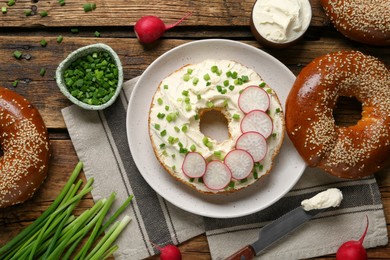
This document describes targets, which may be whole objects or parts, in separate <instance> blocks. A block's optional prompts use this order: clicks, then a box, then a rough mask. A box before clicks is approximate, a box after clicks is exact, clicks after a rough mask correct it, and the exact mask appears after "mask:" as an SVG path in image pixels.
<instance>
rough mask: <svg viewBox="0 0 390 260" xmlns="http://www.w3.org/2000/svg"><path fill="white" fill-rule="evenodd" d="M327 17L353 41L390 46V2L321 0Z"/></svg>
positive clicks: (381, 0) (387, 0) (386, 0)
mask: <svg viewBox="0 0 390 260" xmlns="http://www.w3.org/2000/svg"><path fill="white" fill-rule="evenodd" d="M321 5H322V7H323V8H324V10H325V13H326V15H327V17H328V18H329V19H330V21H331V22H332V23H333V25H334V26H335V27H336V29H337V30H338V31H340V32H341V33H342V34H344V35H345V36H346V37H348V38H350V39H351V40H354V41H357V42H361V43H365V44H370V45H378V46H381V45H382V46H389V45H390V15H389V14H390V0H321Z"/></svg>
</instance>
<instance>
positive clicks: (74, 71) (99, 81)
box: [63, 51, 119, 105]
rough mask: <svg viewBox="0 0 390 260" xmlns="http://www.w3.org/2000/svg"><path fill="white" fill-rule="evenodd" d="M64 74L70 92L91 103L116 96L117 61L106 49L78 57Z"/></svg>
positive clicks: (97, 103)
mask: <svg viewBox="0 0 390 260" xmlns="http://www.w3.org/2000/svg"><path fill="white" fill-rule="evenodd" d="M63 76H64V81H65V85H66V87H67V88H68V90H69V92H70V94H71V95H72V96H73V97H75V98H77V99H78V100H80V101H82V102H84V103H86V104H90V105H101V104H104V103H106V102H108V101H109V100H110V99H111V98H112V97H113V96H114V94H115V92H116V90H117V87H118V86H117V85H118V80H119V79H118V68H117V66H116V63H115V61H114V59H113V58H112V57H111V55H110V54H109V53H108V52H106V51H99V52H94V53H91V54H88V55H85V56H83V57H80V58H78V59H77V60H75V61H73V62H72V63H71V64H70V66H69V67H68V68H67V69H66V70H65V71H64V73H63Z"/></svg>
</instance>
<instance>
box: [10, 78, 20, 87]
mask: <svg viewBox="0 0 390 260" xmlns="http://www.w3.org/2000/svg"><path fill="white" fill-rule="evenodd" d="M18 83H19V80H17V79H15V80H14V82H12V86H13V87H16V86H18Z"/></svg>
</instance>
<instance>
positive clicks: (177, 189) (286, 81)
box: [127, 39, 305, 218]
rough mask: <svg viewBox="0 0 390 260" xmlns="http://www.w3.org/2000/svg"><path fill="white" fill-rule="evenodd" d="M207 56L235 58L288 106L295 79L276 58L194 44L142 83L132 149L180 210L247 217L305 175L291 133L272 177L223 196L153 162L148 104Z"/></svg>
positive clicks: (230, 44) (136, 93) (165, 58)
mask: <svg viewBox="0 0 390 260" xmlns="http://www.w3.org/2000/svg"><path fill="white" fill-rule="evenodd" d="M207 58H209V59H210V58H213V59H231V60H235V61H237V62H239V63H242V64H244V65H246V66H248V67H250V68H252V69H254V70H255V71H257V72H258V73H259V74H260V76H261V77H262V78H263V79H264V80H265V82H267V83H268V84H269V85H270V87H271V88H273V89H274V90H275V91H276V93H277V94H278V96H279V99H280V101H281V102H282V104H283V106H284V104H285V101H286V98H287V95H288V92H289V90H290V88H291V86H292V84H293V82H294V80H295V76H294V74H293V73H292V72H291V71H290V70H289V69H288V68H287V67H285V66H284V65H283V64H282V63H281V62H279V61H278V60H277V59H275V58H274V57H272V56H270V55H269V54H267V53H265V52H263V51H261V50H259V49H257V48H255V47H252V46H249V45H247V44H243V43H240V42H236V41H230V40H219V39H211V40H201V41H194V42H190V43H187V44H183V45H181V46H178V47H176V48H174V49H172V50H170V51H168V52H166V53H165V54H163V55H162V56H160V57H159V58H157V59H156V60H155V61H154V62H153V63H152V64H151V65H150V66H149V67H148V68H147V69H146V70H145V72H144V73H143V74H142V76H141V77H140V79H139V80H138V82H137V84H136V86H135V89H134V90H133V92H132V95H131V97H130V102H129V107H128V110H127V137H128V141H129V145H130V150H131V153H132V156H133V158H134V161H135V163H136V165H137V167H138V169H139V171H140V172H141V174H142V176H143V177H144V179H145V180H146V182H147V183H148V184H149V185H150V186H151V187H152V188H153V189H154V190H155V191H156V192H157V193H158V194H160V195H161V196H162V197H163V198H165V199H166V200H168V201H169V202H171V203H172V204H174V205H176V206H177V207H179V208H182V209H184V210H186V211H189V212H192V213H194V214H198V215H202V216H207V217H215V218H232V217H240V216H245V215H248V214H251V213H254V212H257V211H260V210H262V209H264V208H266V207H268V206H270V205H272V204H273V203H275V202H276V201H278V200H279V199H280V198H281V197H283V196H284V195H285V194H286V193H287V192H288V191H289V190H290V189H291V188H292V187H293V186H294V185H295V183H296V182H297V181H298V180H299V178H300V177H301V175H302V173H303V170H304V168H305V163H304V161H303V160H302V159H301V157H300V156H299V154H298V153H297V152H296V150H295V148H294V147H293V145H292V143H291V141H290V140H289V139H288V136H287V134H286V135H285V141H284V143H283V146H282V149H281V151H280V153H279V155H278V156H277V158H276V161H275V162H274V166H273V168H272V171H271V174H269V175H267V176H265V177H263V178H261V179H260V180H259V181H257V182H256V183H255V184H253V185H251V186H250V187H248V188H246V189H244V190H242V191H239V192H236V193H232V194H225V195H223V194H222V195H204V194H201V193H198V192H196V191H194V190H192V189H191V188H189V187H187V186H186V185H184V184H182V183H179V182H177V181H175V180H174V178H172V177H171V176H170V175H169V174H168V173H167V172H166V171H165V170H164V168H162V166H161V165H160V163H159V162H158V160H157V159H156V158H155V155H154V153H153V149H152V145H151V142H150V138H149V133H148V114H149V106H150V103H151V101H152V97H153V95H154V93H155V91H156V89H157V86H158V85H159V83H160V81H161V80H162V79H163V78H165V77H166V76H167V75H169V74H170V73H172V72H173V71H175V70H177V69H179V68H180V67H182V66H184V65H186V64H191V63H197V62H201V61H203V60H205V59H207Z"/></svg>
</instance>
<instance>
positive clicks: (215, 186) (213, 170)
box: [203, 161, 232, 190]
mask: <svg viewBox="0 0 390 260" xmlns="http://www.w3.org/2000/svg"><path fill="white" fill-rule="evenodd" d="M231 179H232V173H231V171H230V169H229V168H228V167H227V166H226V165H225V164H223V163H222V162H220V161H211V162H209V163H208V164H207V167H206V173H205V174H204V175H203V183H204V185H206V187H207V188H209V189H210V190H221V189H223V188H225V187H226V186H227V185H228V184H229V183H230V180H231Z"/></svg>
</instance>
